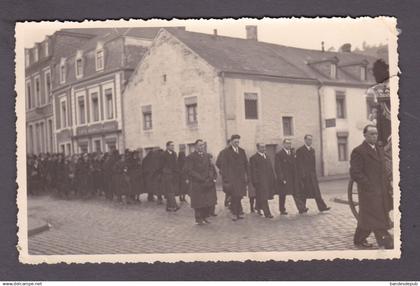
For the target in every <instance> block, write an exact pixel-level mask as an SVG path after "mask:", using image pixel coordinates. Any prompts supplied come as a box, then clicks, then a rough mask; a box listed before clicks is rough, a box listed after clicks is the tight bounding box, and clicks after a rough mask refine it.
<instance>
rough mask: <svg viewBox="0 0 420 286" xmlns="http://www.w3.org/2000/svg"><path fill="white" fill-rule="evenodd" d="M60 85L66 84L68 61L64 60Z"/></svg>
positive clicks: (62, 60) (61, 62) (61, 64)
mask: <svg viewBox="0 0 420 286" xmlns="http://www.w3.org/2000/svg"><path fill="white" fill-rule="evenodd" d="M59 73H60V83H61V84H63V83H65V82H66V59H64V58H62V59H61V61H60V71H59Z"/></svg>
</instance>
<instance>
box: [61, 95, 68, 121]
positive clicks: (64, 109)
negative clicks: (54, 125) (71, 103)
mask: <svg viewBox="0 0 420 286" xmlns="http://www.w3.org/2000/svg"><path fill="white" fill-rule="evenodd" d="M60 126H61V128H65V127H67V101H66V99H65V98H63V99H61V100H60Z"/></svg>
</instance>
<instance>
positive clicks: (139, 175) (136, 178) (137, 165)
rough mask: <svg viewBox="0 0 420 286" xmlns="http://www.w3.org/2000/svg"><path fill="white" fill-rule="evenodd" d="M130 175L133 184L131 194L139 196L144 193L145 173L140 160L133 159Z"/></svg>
mask: <svg viewBox="0 0 420 286" xmlns="http://www.w3.org/2000/svg"><path fill="white" fill-rule="evenodd" d="M128 175H129V177H130V182H131V193H132V194H133V195H139V194H142V193H143V189H144V188H143V171H142V165H141V161H140V159H138V158H131V159H130V161H129V165H128Z"/></svg>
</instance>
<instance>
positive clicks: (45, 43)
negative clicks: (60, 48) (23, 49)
mask: <svg viewBox="0 0 420 286" xmlns="http://www.w3.org/2000/svg"><path fill="white" fill-rule="evenodd" d="M48 49H49V45H48V40H46V41H45V42H44V55H45V57H48V55H49V50H48Z"/></svg>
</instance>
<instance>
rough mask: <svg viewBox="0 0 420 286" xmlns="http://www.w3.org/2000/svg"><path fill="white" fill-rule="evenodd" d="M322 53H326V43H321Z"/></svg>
mask: <svg viewBox="0 0 420 286" xmlns="http://www.w3.org/2000/svg"><path fill="white" fill-rule="evenodd" d="M321 51H322V52H325V47H324V41H322V42H321Z"/></svg>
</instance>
